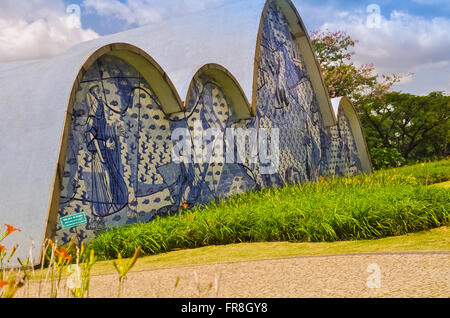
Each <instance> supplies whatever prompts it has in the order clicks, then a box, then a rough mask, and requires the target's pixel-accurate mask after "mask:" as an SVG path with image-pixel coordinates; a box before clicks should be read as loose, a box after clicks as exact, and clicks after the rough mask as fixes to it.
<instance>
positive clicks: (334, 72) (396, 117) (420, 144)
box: [311, 31, 450, 168]
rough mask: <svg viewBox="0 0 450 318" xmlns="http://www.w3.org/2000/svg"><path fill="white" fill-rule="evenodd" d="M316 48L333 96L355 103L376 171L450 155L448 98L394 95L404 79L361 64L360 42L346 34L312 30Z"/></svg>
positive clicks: (369, 65)
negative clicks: (357, 58) (358, 57)
mask: <svg viewBox="0 0 450 318" xmlns="http://www.w3.org/2000/svg"><path fill="white" fill-rule="evenodd" d="M311 40H312V44H313V48H314V50H315V53H316V55H317V58H318V60H319V63H320V65H321V67H322V76H323V78H324V80H325V83H326V85H327V87H328V91H329V94H330V97H331V98H334V97H339V96H348V97H349V98H351V99H352V101H353V103H354V104H355V108H356V110H357V112H358V115H359V116H360V118H361V122H362V124H363V128H364V132H365V135H366V138H367V142H368V146H369V150H370V153H371V156H372V161H373V163H374V166H375V167H376V168H382V167H390V166H396V165H401V164H403V163H404V162H406V161H409V160H414V161H417V160H427V159H431V158H437V157H444V156H448V155H449V144H450V133H449V125H450V120H449V119H450V96H446V95H445V94H444V93H443V92H431V93H430V94H429V95H427V96H415V95H411V94H405V93H401V92H394V91H392V87H393V85H394V84H395V83H398V82H399V81H400V80H401V78H402V76H401V75H398V74H391V75H384V74H381V75H379V74H377V73H376V71H375V66H374V64H372V63H368V64H363V65H359V66H357V65H356V64H355V63H354V62H353V57H354V55H355V53H354V52H353V51H352V50H353V48H354V47H355V46H356V45H357V43H358V41H356V40H354V39H352V38H351V37H350V36H349V35H348V34H346V33H345V32H342V31H337V32H329V31H313V32H312V33H311Z"/></svg>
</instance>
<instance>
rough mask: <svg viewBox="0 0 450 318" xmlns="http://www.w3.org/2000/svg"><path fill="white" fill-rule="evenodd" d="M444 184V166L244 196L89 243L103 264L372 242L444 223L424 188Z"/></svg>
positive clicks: (444, 206) (449, 172)
mask: <svg viewBox="0 0 450 318" xmlns="http://www.w3.org/2000/svg"><path fill="white" fill-rule="evenodd" d="M449 179H450V161H448V160H447V161H441V162H434V163H429V164H425V165H422V164H421V165H416V166H409V167H403V168H399V169H391V170H383V171H377V172H376V173H374V174H372V175H365V176H359V177H353V178H341V179H337V180H327V182H319V183H311V184H305V185H297V186H291V187H285V188H282V189H269V190H263V191H260V192H252V193H246V194H243V195H239V196H237V197H234V198H230V199H227V200H225V201H221V202H218V203H213V204H211V205H209V206H207V207H205V208H204V209H200V208H197V209H195V210H193V211H184V212H183V213H181V214H180V215H178V216H174V217H167V218H159V219H157V220H155V221H153V222H151V223H148V224H134V225H130V226H126V227H122V228H119V229H117V230H113V231H107V232H104V233H103V234H102V235H100V236H99V237H98V238H96V239H95V240H94V241H92V242H91V244H90V247H92V248H94V249H95V251H96V253H97V255H99V256H100V257H101V258H103V259H112V258H115V256H116V255H117V252H118V251H120V252H121V253H122V255H124V256H130V255H132V254H133V252H134V249H135V248H136V247H141V249H142V250H143V252H144V254H146V255H152V254H158V253H163V252H168V251H172V250H174V249H176V248H196V247H202V246H209V245H224V244H233V243H240V242H279V241H290V242H324V241H325V242H326V241H328V242H332V241H344V240H363V239H377V238H383V237H387V236H396V235H403V234H406V233H411V232H418V231H421V230H426V229H431V228H436V227H439V226H442V225H445V224H447V223H448V221H449V206H450V193H449V192H448V190H446V189H442V188H437V187H428V186H427V185H430V184H434V183H439V182H443V181H448V180H449Z"/></svg>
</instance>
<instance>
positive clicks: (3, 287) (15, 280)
mask: <svg viewBox="0 0 450 318" xmlns="http://www.w3.org/2000/svg"><path fill="white" fill-rule="evenodd" d="M5 226H6V231H5V232H1V234H0V243H2V242H3V241H4V240H5V239H6V238H7V237H8V236H9V235H11V234H12V233H14V232H16V231H20V229H17V228H15V227H14V226H12V225H9V224H5ZM17 247H18V246H17V245H14V246H13V247H12V249H11V251H8V249H7V248H6V247H5V246H3V245H2V244H0V298H13V297H14V296H15V294H16V293H17V291H18V290H19V289H20V288H22V287H23V286H24V284H25V280H26V278H27V276H26V274H23V273H22V272H21V271H18V272H16V271H13V270H11V271H7V270H6V265H7V264H8V263H9V262H10V260H11V258H12V257H13V256H14V254H15V253H16V251H17Z"/></svg>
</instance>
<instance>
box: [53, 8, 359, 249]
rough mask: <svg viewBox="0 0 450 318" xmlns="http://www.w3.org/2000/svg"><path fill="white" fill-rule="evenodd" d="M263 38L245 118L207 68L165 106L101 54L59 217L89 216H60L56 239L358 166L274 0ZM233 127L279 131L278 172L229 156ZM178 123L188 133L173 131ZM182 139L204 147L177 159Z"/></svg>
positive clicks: (344, 122) (88, 83)
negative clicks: (175, 106)
mask: <svg viewBox="0 0 450 318" xmlns="http://www.w3.org/2000/svg"><path fill="white" fill-rule="evenodd" d="M261 45H262V48H261V55H260V63H259V70H258V71H259V72H258V74H259V75H258V92H257V114H256V117H254V118H252V119H249V120H238V119H237V118H236V116H235V114H234V111H233V106H236V105H231V104H230V103H229V101H228V98H227V96H225V94H224V92H223V91H222V89H221V87H220V85H218V84H217V83H215V82H214V80H212V79H211V78H209V77H207V76H204V75H200V76H198V78H195V79H194V86H193V87H194V89H192V90H191V92H192V93H191V96H190V98H189V100H188V103H187V109H186V110H185V111H184V112H182V113H178V114H171V115H168V114H165V113H164V111H163V108H162V105H161V104H160V102H159V101H158V99H157V97H156V95H155V93H154V92H153V90H152V87H150V85H149V84H148V83H147V82H146V81H145V80H144V79H143V77H142V76H141V74H140V73H139V71H138V70H136V69H134V68H133V67H131V66H130V65H129V64H127V63H126V62H124V61H123V60H121V59H119V58H117V57H114V56H109V55H105V56H103V57H101V58H99V59H98V60H97V61H96V63H94V65H93V66H92V67H91V68H90V69H89V70H88V71H87V72H86V74H85V76H84V78H83V80H82V82H81V85H80V88H79V90H78V92H77V95H76V102H75V104H74V107H73V113H72V118H71V119H72V122H71V127H70V134H69V140H68V148H67V158H66V162H65V169H64V176H63V180H62V185H61V198H60V207H59V216H60V217H64V216H67V215H72V214H75V213H79V212H84V213H86V216H87V224H86V225H85V226H84V227H78V228H77V229H75V228H72V229H68V230H63V229H62V228H61V225H60V224H59V225H58V228H57V239H58V240H59V241H62V242H63V243H67V242H68V241H69V239H70V238H71V237H74V236H77V237H78V238H79V239H80V240H84V239H88V238H91V237H93V236H95V235H96V234H97V233H98V232H100V231H102V230H105V229H107V228H111V227H117V226H122V225H126V224H131V223H136V222H150V221H152V220H153V219H154V218H155V217H156V216H166V215H172V214H175V213H177V212H178V211H179V210H180V208H181V207H186V206H188V207H193V206H195V205H198V204H205V203H208V202H209V201H211V200H214V199H220V198H224V197H227V196H230V195H234V194H238V193H243V192H248V191H250V190H252V189H260V188H264V187H273V186H284V185H287V184H296V183H302V182H307V181H314V180H317V179H318V178H319V177H320V176H323V175H336V176H342V175H348V174H351V175H354V174H358V173H361V172H362V169H361V163H360V160H359V158H358V152H357V149H356V145H355V140H354V137H353V135H352V130H351V128H350V125H349V122H348V119H347V117H346V115H345V113H344V112H343V111H342V110H341V111H340V112H339V114H338V117H339V124H338V125H337V126H335V127H332V128H326V127H325V126H324V123H323V119H322V116H321V113H320V111H319V105H318V102H317V98H316V96H315V93H314V90H313V87H312V84H311V81H310V79H309V77H308V74H307V71H306V66H305V63H304V61H303V58H302V55H301V53H300V50H299V48H298V46H297V43H296V41H295V38H294V36H293V35H292V33H291V31H290V28H289V26H288V23H287V20H286V18H285V17H284V16H283V14H282V13H281V11H280V10H279V9H278V8H277V6H276V4H274V3H272V4H270V7H269V9H268V12H267V16H266V17H265V20H264V23H263V35H262V44H261ZM243 107H246V106H243ZM231 128H234V129H238V128H241V129H244V128H245V129H252V128H253V129H260V128H264V129H266V131H267V134H268V136H269V141H272V140H276V139H278V140H279V149H278V157H279V163H278V166H277V169H276V171H275V173H267V169H265V168H267V167H266V165H267V164H268V163H267V162H265V163H261V162H260V161H256V162H255V161H252V160H250V156H249V154H248V152H247V153H245V151H244V152H243V151H241V150H242V149H238V148H233V149H232V150H231V154H232V157H233V158H234V160H232V161H228V160H226V158H225V157H226V156H225V155H224V154H225V153H227V154H228V155H229V153H230V151H229V149H227V146H228V145H229V140H228V139H227V136H228V135H227V134H226V133H225V132H226V131H227V130H229V129H231ZM274 128H277V129H278V132H279V133H278V134H276V133H275V130H274ZM178 129H181V130H183V129H184V130H185V131H187V132H188V134H187V135H185V136H184V137H183V136H180V137H179V139H174V138H173V136H172V135H173V133H174V132H175V131H177V130H178ZM208 130H209V131H213V132H214V131H215V132H217V133H216V134H212V135H211V136H209V137H208V136H205V138H200V140H197V139H198V136H199V134H198V132H205V131H208ZM200 135H201V134H200ZM183 138H189V139H190V143H191V145H193V146H194V145H196V146H197V148H196V149H201V150H202V151H195V150H194V151H191V152H190V154H189V156H190V159H192V160H186V161H184V162H178V161H175V160H174V158H173V150H174V147H176V144H177V142H178V141H180V140H181V139H183ZM250 144H253V143H252V142H251V141H250V140H247V143H246V145H247V147H250ZM269 144H272V142H269ZM244 146H245V144H244ZM244 150H245V149H244ZM205 153H206V154H207V155H206V156H205ZM185 155H186V154H185ZM198 156H202V158H198ZM199 159H202V160H199ZM269 165H270V163H269ZM58 223H59V222H58Z"/></svg>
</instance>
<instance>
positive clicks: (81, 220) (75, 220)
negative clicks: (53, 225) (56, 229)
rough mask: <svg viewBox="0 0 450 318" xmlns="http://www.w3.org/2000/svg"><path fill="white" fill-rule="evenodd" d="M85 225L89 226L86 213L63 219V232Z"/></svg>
mask: <svg viewBox="0 0 450 318" xmlns="http://www.w3.org/2000/svg"><path fill="white" fill-rule="evenodd" d="M83 224H87V219H86V214H84V212H81V213H77V214H73V215H69V216H65V217H62V218H61V225H62V228H63V230H67V229H71V228H73V227H77V226H80V225H83Z"/></svg>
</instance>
